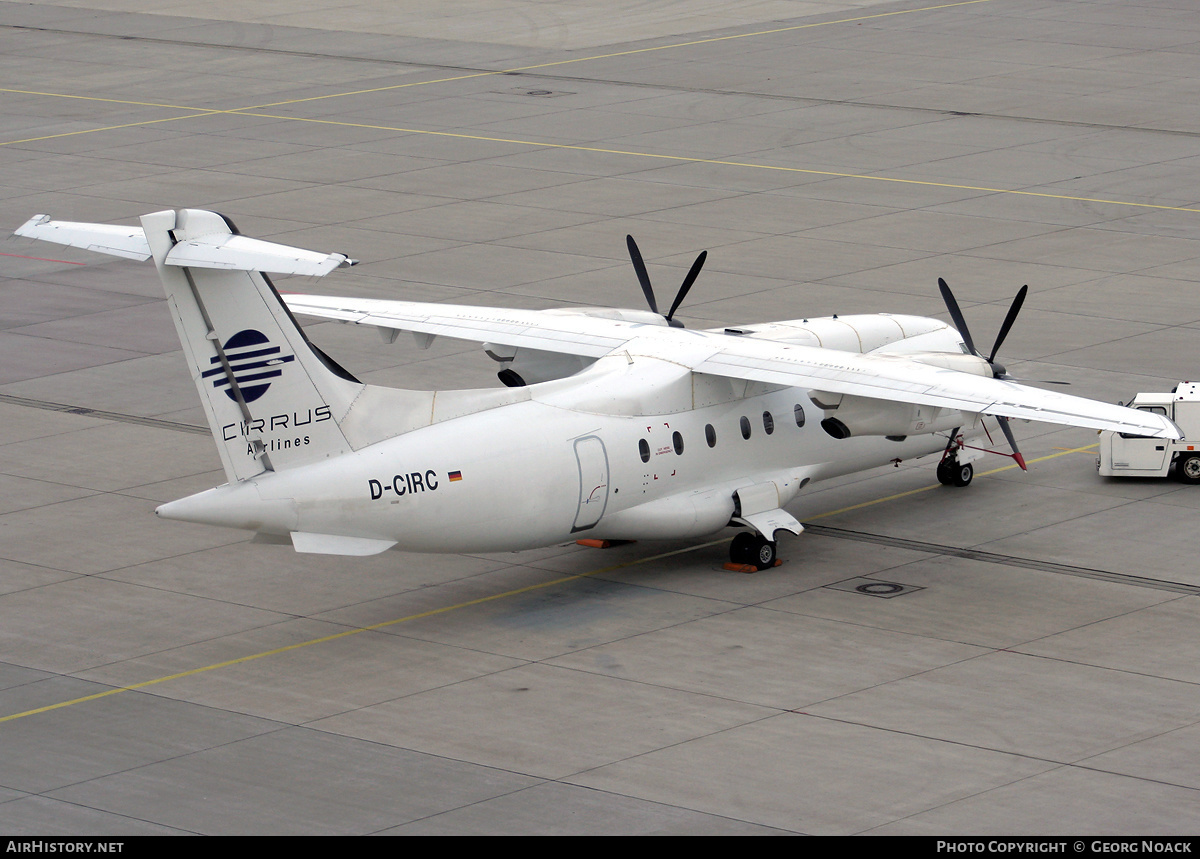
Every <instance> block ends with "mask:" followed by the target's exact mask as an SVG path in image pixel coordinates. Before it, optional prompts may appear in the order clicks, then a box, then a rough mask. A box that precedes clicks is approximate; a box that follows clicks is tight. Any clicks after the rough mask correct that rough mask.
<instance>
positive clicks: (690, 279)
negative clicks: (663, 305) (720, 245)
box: [667, 251, 708, 323]
mask: <svg viewBox="0 0 1200 859" xmlns="http://www.w3.org/2000/svg"><path fill="white" fill-rule="evenodd" d="M706 259H708V251H700V256H698V257H696V261H695V262H694V263H692V268H691V270H690V271H688V273H687V277H685V278H684V279H683V284H682V285H681V286H680V287H679V292H678V293H677V294H676V296H675V302H674V303H673V304H672V305H671V312H670V313H668V314H667V322H668V323H669V322H671V321H672V319H673V317H674V316H675V311H676V310H678V309H679V305H681V304H683V299H684V298H686V297H687V294H688V290H689V289H691V288H692V284H693V283H695V282H696V278H697V277H699V275H700V269H702V268H704V261H705V260H706Z"/></svg>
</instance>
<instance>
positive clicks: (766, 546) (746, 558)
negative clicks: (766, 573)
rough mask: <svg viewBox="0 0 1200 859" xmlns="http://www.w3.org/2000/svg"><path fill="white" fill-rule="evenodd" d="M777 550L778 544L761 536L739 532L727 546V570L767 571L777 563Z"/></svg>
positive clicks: (750, 532)
mask: <svg viewBox="0 0 1200 859" xmlns="http://www.w3.org/2000/svg"><path fill="white" fill-rule="evenodd" d="M777 549H778V544H777V543H776V542H775V541H774V540H768V539H767V538H766V537H764V536H763V535H762V534H756V533H754V532H753V531H740V532H739V533H738V535H737V536H736V537H734V538H733V542H732V543H730V544H729V568H737V570H738V572H752V571H754V570H758V571H761V570H769V569H770V568H771V567H774V566H775V565H776V564H778V563H779V560H778V558H777V556H776V552H777ZM751 568H752V569H751Z"/></svg>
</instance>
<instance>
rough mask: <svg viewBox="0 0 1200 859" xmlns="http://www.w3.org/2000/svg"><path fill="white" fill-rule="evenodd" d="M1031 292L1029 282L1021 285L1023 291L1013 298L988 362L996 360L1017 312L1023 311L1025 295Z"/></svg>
mask: <svg viewBox="0 0 1200 859" xmlns="http://www.w3.org/2000/svg"><path fill="white" fill-rule="evenodd" d="M1028 293H1029V284H1025V285H1024V286H1022V287H1021V291H1020V292H1018V293H1017V297H1016V298H1014V299H1013V303H1012V306H1011V307H1009V308H1008V315H1007V316H1005V317H1004V324H1003V325H1001V326H1000V333H999V334H997V335H996V345H995V346H993V347H992V354H991V355H988V363H989V364H990V363H992V362H993V361H995V360H996V353H997V352H999V351H1000V344H1001V343H1003V342H1004V338H1005V337H1007V336H1008V331H1009V329H1010V328H1012V326H1013V323H1014V322H1016V321H1017V314H1018V313H1020V312H1021V305H1022V304H1024V303H1025V296H1026V295H1027V294H1028Z"/></svg>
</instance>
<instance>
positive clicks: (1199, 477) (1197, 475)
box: [1175, 453, 1200, 483]
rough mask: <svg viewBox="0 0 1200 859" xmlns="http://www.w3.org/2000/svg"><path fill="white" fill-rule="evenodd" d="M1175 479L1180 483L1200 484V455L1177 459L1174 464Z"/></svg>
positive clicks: (1188, 455)
mask: <svg viewBox="0 0 1200 859" xmlns="http://www.w3.org/2000/svg"><path fill="white" fill-rule="evenodd" d="M1175 478H1176V479H1177V480H1178V481H1179V482H1180V483H1200V453H1189V454H1185V455H1183V456H1181V457H1179V461H1178V462H1176V463H1175Z"/></svg>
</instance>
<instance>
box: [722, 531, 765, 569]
mask: <svg viewBox="0 0 1200 859" xmlns="http://www.w3.org/2000/svg"><path fill="white" fill-rule="evenodd" d="M757 538H758V535H757V534H754V533H752V532H750V531H739V532H738V533H737V535H736V536H735V537H734V538H733V542H732V543H730V544H729V560H730V561H732V562H733V563H735V564H748V565H753V564H754V558H755V555H756V554H757V552H756V551H755V550H756V549H757V548H758V547H757V545H756V542H757Z"/></svg>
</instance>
